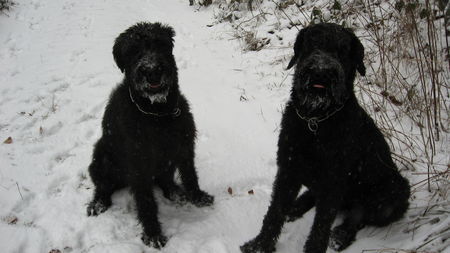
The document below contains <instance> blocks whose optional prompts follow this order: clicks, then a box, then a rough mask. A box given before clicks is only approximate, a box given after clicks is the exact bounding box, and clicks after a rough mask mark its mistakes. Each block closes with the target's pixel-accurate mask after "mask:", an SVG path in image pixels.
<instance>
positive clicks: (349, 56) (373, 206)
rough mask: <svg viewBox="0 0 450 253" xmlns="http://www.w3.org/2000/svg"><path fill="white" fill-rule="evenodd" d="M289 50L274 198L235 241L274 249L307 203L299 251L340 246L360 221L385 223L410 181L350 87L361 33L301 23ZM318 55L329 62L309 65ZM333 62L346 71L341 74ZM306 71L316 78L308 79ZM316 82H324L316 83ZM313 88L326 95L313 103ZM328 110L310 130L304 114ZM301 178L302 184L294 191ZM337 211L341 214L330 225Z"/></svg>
mask: <svg viewBox="0 0 450 253" xmlns="http://www.w3.org/2000/svg"><path fill="white" fill-rule="evenodd" d="M294 51H295V55H294V57H293V58H292V60H291V62H290V64H289V67H292V66H294V65H296V69H295V75H294V79H293V88H292V92H291V99H290V101H289V102H288V103H287V106H286V110H285V112H284V114H283V118H282V122H281V132H280V135H279V140H278V153H277V164H278V172H277V175H276V178H275V182H274V185H273V193H272V201H271V203H270V206H269V209H268V212H267V214H266V216H265V217H264V221H263V226H262V229H261V231H260V233H259V235H258V236H257V237H256V238H254V239H253V240H251V241H250V242H247V243H246V244H244V245H243V246H242V247H241V250H242V252H246V253H248V252H274V251H275V248H276V242H277V239H278V236H279V234H280V231H281V229H282V227H283V224H284V222H285V221H286V220H288V221H292V220H295V219H298V218H300V217H302V216H303V214H305V213H306V212H308V211H309V210H310V209H311V208H313V207H316V214H315V217H314V221H313V225H312V229H311V232H310V234H309V236H308V239H307V240H306V243H305V245H304V252H305V253H324V252H326V250H327V247H328V245H330V247H332V248H334V249H336V250H343V249H345V248H346V247H348V246H349V245H350V244H351V243H352V242H353V241H354V240H355V236H356V233H357V232H358V230H360V229H361V228H363V227H364V226H366V225H371V226H386V225H388V224H390V223H392V222H394V221H396V220H399V219H400V218H401V217H402V216H403V215H404V213H405V212H406V210H407V208H408V198H409V195H410V188H409V184H408V181H407V180H406V179H405V178H403V177H402V176H401V175H400V174H399V172H398V170H397V168H396V166H395V164H394V162H393V161H392V158H391V153H390V150H389V147H388V145H387V143H386V141H385V139H384V138H383V135H382V133H381V132H380V131H379V129H378V128H377V127H376V125H375V123H374V122H373V120H372V119H371V118H370V116H369V115H368V114H367V113H366V112H365V111H364V110H363V108H361V106H360V105H359V104H358V102H357V99H356V97H355V95H354V92H353V81H354V78H355V74H356V71H358V72H359V73H360V74H361V75H364V74H365V68H364V63H363V57H364V48H363V46H362V44H361V43H360V41H359V40H358V39H357V37H356V36H355V35H354V34H353V32H352V31H351V30H349V29H344V28H342V27H341V26H338V25H335V24H317V25H312V26H309V27H307V28H305V29H302V30H301V31H300V33H299V34H298V36H297V39H296V42H295V46H294ZM324 59H325V60H326V61H334V63H333V64H330V65H328V64H327V63H324V64H322V65H324V66H315V67H314V63H315V62H317V61H322V60H324ZM335 63H338V64H339V65H340V66H339V68H342V70H343V73H345V76H344V78H343V79H342V80H341V82H339V80H338V79H339V78H337V77H336V72H338V70H336V69H335V67H336V66H337V65H336V64H335ZM308 77H309V79H308ZM313 77H314V78H313ZM312 79H321V80H313V81H309V82H308V81H307V80H312ZM314 83H321V84H326V86H327V87H326V89H319V90H318V89H314V88H313V87H312V84H314ZM317 96H322V98H323V97H325V98H326V99H325V100H327V101H326V102H323V103H321V104H320V103H319V104H318V105H317V106H315V107H314V108H313V107H311V105H310V104H309V102H311V101H313V100H314V99H317ZM318 101H319V100H318ZM320 101H322V100H320ZM342 106H343V107H342ZM299 115H301V116H302V117H304V118H305V119H301V118H300V117H299ZM327 116H328V118H327V119H325V120H324V121H322V122H319V123H318V128H317V131H316V132H314V131H311V129H310V128H311V126H308V121H307V119H308V118H311V117H319V118H324V117H327ZM302 186H305V187H307V190H306V191H305V192H304V193H303V194H301V195H300V196H298V193H299V191H300V189H301V187H302ZM338 213H342V214H343V215H344V221H343V223H342V224H341V225H339V226H337V227H335V228H334V229H333V230H332V229H331V226H332V224H333V222H334V220H335V217H336V215H337V214H338ZM330 237H331V240H330ZM329 241H330V242H329Z"/></svg>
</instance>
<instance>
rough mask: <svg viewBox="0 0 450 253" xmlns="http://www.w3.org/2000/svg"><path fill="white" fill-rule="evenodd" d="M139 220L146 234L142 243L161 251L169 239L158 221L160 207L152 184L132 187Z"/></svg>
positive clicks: (143, 235) (143, 234)
mask: <svg viewBox="0 0 450 253" xmlns="http://www.w3.org/2000/svg"><path fill="white" fill-rule="evenodd" d="M132 187H133V188H132V191H133V194H134V198H135V200H136V208H137V213H138V219H139V221H140V222H141V224H142V227H143V229H144V232H143V233H142V241H143V242H144V244H146V245H148V246H150V247H154V248H157V249H160V248H162V247H164V245H165V244H166V242H167V238H166V237H165V236H164V235H163V234H162V232H161V224H160V223H159V221H158V206H157V205H156V202H155V198H154V196H153V190H152V188H153V187H152V183H150V182H147V184H145V185H143V184H140V185H135V186H132Z"/></svg>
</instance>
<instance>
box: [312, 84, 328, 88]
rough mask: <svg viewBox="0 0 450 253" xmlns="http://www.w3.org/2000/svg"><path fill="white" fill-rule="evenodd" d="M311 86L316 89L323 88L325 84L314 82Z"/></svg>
mask: <svg viewBox="0 0 450 253" xmlns="http://www.w3.org/2000/svg"><path fill="white" fill-rule="evenodd" d="M311 86H312V87H313V88H316V89H325V85H323V84H320V83H314V84H312V85H311Z"/></svg>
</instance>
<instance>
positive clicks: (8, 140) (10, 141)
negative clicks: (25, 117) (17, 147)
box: [3, 136, 13, 144]
mask: <svg viewBox="0 0 450 253" xmlns="http://www.w3.org/2000/svg"><path fill="white" fill-rule="evenodd" d="M3 143H5V144H11V143H13V139H12V138H11V136H9V137H8V138H7V139H6V140H5V141H4V142H3Z"/></svg>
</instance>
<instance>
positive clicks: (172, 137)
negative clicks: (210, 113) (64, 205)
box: [87, 23, 214, 248]
mask: <svg viewBox="0 0 450 253" xmlns="http://www.w3.org/2000/svg"><path fill="white" fill-rule="evenodd" d="M174 36H175V32H174V31H173V29H172V28H171V27H169V26H165V25H162V24H160V23H138V24H136V25H134V26H132V27H130V28H128V29H127V30H126V31H125V32H123V33H122V34H120V35H119V37H118V38H117V39H116V41H115V44H114V47H113V55H114V59H115V61H116V63H117V66H118V67H119V69H120V70H121V71H122V72H124V73H125V78H124V80H123V82H122V83H120V84H119V85H118V87H117V88H116V89H115V90H114V91H113V92H112V94H111V96H110V99H109V103H108V105H107V106H106V110H105V114H104V116H103V122H102V128H103V134H102V137H101V138H100V139H99V140H98V142H97V143H96V145H95V147H94V152H93V159H92V163H91V165H90V166H89V173H90V176H91V178H92V181H93V182H94V185H95V192H94V198H93V200H92V202H90V204H89V205H88V208H87V212H88V215H98V214H100V213H102V212H104V211H105V210H106V209H107V208H108V207H109V206H110V205H111V194H113V192H114V191H116V190H118V189H120V188H123V187H126V186H130V189H131V191H132V193H133V196H134V198H135V200H136V207H137V215H138V219H139V221H140V223H142V226H143V230H144V231H143V234H142V240H143V242H144V243H145V244H147V245H149V246H153V247H156V248H161V247H163V246H164V245H165V243H166V241H167V238H166V237H165V236H164V235H163V234H162V232H161V226H160V223H159V221H158V217H157V213H158V207H157V204H156V202H155V198H154V196H153V188H154V186H159V188H161V190H162V192H163V195H164V197H166V198H168V199H170V200H180V201H183V200H187V201H189V202H191V203H193V204H195V205H196V206H208V205H211V204H212V203H213V200H214V199H213V197H212V196H210V195H208V194H207V193H205V192H204V191H202V190H200V188H199V185H198V178H197V173H196V170H195V166H194V145H195V144H194V141H195V137H196V129H195V124H194V120H193V116H192V114H191V112H190V109H189V105H188V102H187V100H186V98H185V97H184V96H183V95H182V94H181V93H180V90H179V87H178V76H177V67H176V64H175V59H174V56H173V54H172V50H173V46H174V45H173V37H174ZM176 169H178V171H179V174H180V176H181V180H182V183H183V185H182V186H179V185H177V184H176V183H175V182H174V173H175V170H176Z"/></svg>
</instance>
